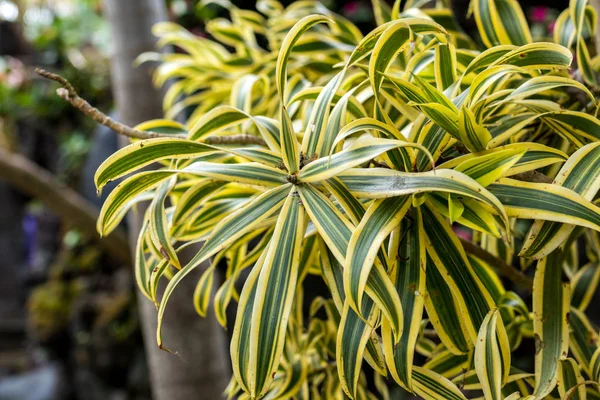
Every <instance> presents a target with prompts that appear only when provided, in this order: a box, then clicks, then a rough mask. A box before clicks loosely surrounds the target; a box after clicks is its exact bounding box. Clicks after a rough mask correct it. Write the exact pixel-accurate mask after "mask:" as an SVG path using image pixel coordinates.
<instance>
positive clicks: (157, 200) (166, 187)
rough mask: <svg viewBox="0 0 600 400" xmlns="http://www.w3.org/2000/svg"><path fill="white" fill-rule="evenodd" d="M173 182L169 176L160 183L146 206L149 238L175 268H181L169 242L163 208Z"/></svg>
mask: <svg viewBox="0 0 600 400" xmlns="http://www.w3.org/2000/svg"><path fill="white" fill-rule="evenodd" d="M174 184H175V179H173V178H171V179H170V180H168V181H165V182H163V183H161V185H160V186H159V187H158V189H157V190H156V195H155V197H154V199H153V200H152V202H151V203H150V206H149V207H148V214H149V216H150V223H149V232H150V238H151V239H152V241H153V242H154V245H155V246H156V248H157V249H158V250H159V252H160V254H161V255H162V256H163V257H164V258H165V259H167V260H169V262H170V263H171V265H173V266H174V267H175V268H177V269H181V265H180V263H179V258H178V257H177V253H176V252H175V248H174V247H173V245H172V244H171V238H170V236H169V231H170V227H169V222H168V221H167V212H166V209H165V200H166V198H167V195H168V194H169V192H170V190H171V189H172V187H173V185H174Z"/></svg>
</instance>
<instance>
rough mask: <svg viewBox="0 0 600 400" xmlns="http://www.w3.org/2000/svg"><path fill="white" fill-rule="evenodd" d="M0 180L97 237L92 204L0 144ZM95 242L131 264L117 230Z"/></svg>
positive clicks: (127, 249)
mask: <svg viewBox="0 0 600 400" xmlns="http://www.w3.org/2000/svg"><path fill="white" fill-rule="evenodd" d="M0 179H3V180H6V181H7V182H8V183H10V184H11V185H13V186H14V187H15V188H17V189H18V190H20V191H21V192H23V193H26V194H28V195H30V196H34V197H36V198H38V199H40V200H41V201H42V202H43V203H44V204H45V205H46V206H48V207H49V208H50V209H52V210H53V211H54V212H55V213H56V214H58V215H59V216H60V217H61V218H63V220H64V221H66V222H68V223H70V224H72V225H73V226H74V227H76V228H78V229H80V230H81V231H82V232H84V233H86V234H88V235H90V236H91V237H93V238H97V239H100V237H99V236H98V233H97V232H96V219H97V218H98V210H97V209H96V207H94V206H93V205H92V204H90V203H89V202H88V201H87V200H85V199H84V198H83V197H81V195H79V193H77V192H75V191H74V190H73V189H71V188H69V187H68V186H65V185H63V184H62V183H60V182H58V181H57V180H56V178H54V176H52V174H51V173H50V172H48V171H47V170H45V169H43V168H41V167H39V166H38V165H36V164H35V163H33V162H31V161H30V160H29V159H27V158H26V157H23V156H22V155H19V154H15V153H11V152H9V151H8V150H6V149H5V148H2V147H0ZM97 243H98V245H99V246H100V247H102V248H103V249H104V250H106V251H107V253H108V254H109V255H110V256H112V257H114V258H115V259H116V260H119V261H120V262H123V263H125V264H128V265H129V264H130V263H131V257H130V253H129V245H128V242H127V238H126V237H125V235H123V234H122V233H121V232H119V231H115V232H113V233H111V234H110V235H108V236H106V237H104V238H103V240H98V241H97Z"/></svg>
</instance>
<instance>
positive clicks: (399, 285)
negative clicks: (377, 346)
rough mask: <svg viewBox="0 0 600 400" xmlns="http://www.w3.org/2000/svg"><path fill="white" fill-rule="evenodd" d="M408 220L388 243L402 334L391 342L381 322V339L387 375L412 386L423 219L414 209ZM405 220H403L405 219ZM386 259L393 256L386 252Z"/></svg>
mask: <svg viewBox="0 0 600 400" xmlns="http://www.w3.org/2000/svg"><path fill="white" fill-rule="evenodd" d="M407 216H409V217H410V218H411V221H412V222H402V223H401V225H400V227H399V229H397V230H396V231H395V234H394V233H392V235H394V239H391V240H390V245H391V246H393V245H394V244H395V245H397V246H398V247H397V249H396V251H395V253H396V254H397V255H396V257H395V258H396V259H397V261H396V262H395V265H394V266H393V269H392V273H391V278H392V281H393V282H394V285H395V286H396V290H397V291H398V294H399V296H400V302H401V304H402V308H403V315H404V320H403V329H402V332H403V334H402V336H401V337H400V341H399V342H398V343H394V340H393V337H392V331H391V328H390V325H389V323H387V321H384V322H383V323H382V328H381V332H382V335H381V336H382V339H383V346H384V355H385V360H386V363H387V365H388V369H389V371H390V374H391V376H392V377H393V378H394V380H395V381H396V382H398V384H400V385H402V386H403V387H404V388H406V389H408V390H411V389H412V368H413V359H414V353H415V346H416V342H417V338H418V335H419V325H420V322H421V318H422V315H423V297H424V296H425V290H426V288H425V270H426V262H427V259H426V253H425V238H424V231H423V222H422V220H421V213H420V211H419V209H418V208H412V209H411V210H410V211H409V213H408V215H407ZM405 221H406V220H405ZM389 255H390V258H391V259H394V256H393V253H392V252H391V251H390V254H389Z"/></svg>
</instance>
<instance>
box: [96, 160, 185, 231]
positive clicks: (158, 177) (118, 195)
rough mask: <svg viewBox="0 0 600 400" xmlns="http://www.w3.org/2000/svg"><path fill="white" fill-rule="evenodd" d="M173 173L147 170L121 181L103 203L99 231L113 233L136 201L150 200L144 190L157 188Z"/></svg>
mask: <svg viewBox="0 0 600 400" xmlns="http://www.w3.org/2000/svg"><path fill="white" fill-rule="evenodd" d="M173 175H174V172H170V171H147V172H142V173H139V174H136V175H135V176H132V177H131V178H128V179H126V180H124V181H123V182H121V183H119V184H118V185H117V186H116V187H115V188H114V189H113V190H112V191H111V192H110V194H109V195H108V197H107V198H106V200H105V201H104V204H103V205H102V209H101V210H100V215H99V216H98V221H97V223H96V228H97V230H98V233H100V235H101V236H104V235H108V234H109V233H111V232H112V231H113V230H114V229H115V228H116V227H117V226H118V225H119V223H120V222H121V220H122V219H123V217H125V214H126V213H127V211H128V210H129V209H130V208H131V207H132V206H133V205H134V204H135V203H136V202H138V201H141V200H149V197H148V195H146V196H143V195H142V194H143V193H144V192H148V191H149V190H151V189H153V188H155V187H156V186H158V185H159V184H160V183H161V182H163V181H164V180H165V179H168V178H169V177H171V176H173ZM150 198H151V197H150Z"/></svg>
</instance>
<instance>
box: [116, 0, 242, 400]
mask: <svg viewBox="0 0 600 400" xmlns="http://www.w3.org/2000/svg"><path fill="white" fill-rule="evenodd" d="M105 7H106V13H107V17H108V20H109V22H110V27H111V33H112V44H113V55H112V86H113V93H114V95H115V100H116V104H117V109H118V114H119V119H120V120H121V121H122V122H123V123H125V124H127V125H130V126H132V125H135V124H137V123H139V122H142V121H144V120H148V119H153V118H160V117H161V116H162V110H161V96H160V94H159V93H158V92H157V91H156V90H155V89H154V88H153V86H152V83H151V76H150V72H149V70H148V68H147V67H140V68H134V67H133V61H134V59H135V58H136V57H137V56H138V55H139V54H140V53H142V52H145V51H149V50H154V49H155V43H156V40H155V38H154V37H153V36H152V34H151V28H152V25H153V24H154V23H156V22H158V21H163V20H165V19H166V11H165V1H164V0H105ZM139 211H142V210H139ZM140 215H143V213H142V212H139V213H138V214H137V215H133V214H130V215H129V219H128V223H129V235H130V241H131V243H132V245H133V244H134V243H135V241H136V239H137V232H139V228H140V224H141V221H140V218H139V216H140ZM197 272H198V273H199V272H200V271H197ZM195 277H196V278H197V277H198V275H197V274H196V275H194V276H188V277H187V278H186V279H185V280H184V281H183V282H182V283H181V285H180V286H179V287H178V288H177V290H176V291H175V293H174V295H173V297H172V298H171V300H170V303H169V304H170V306H169V308H168V309H167V311H166V313H165V314H166V315H165V319H164V322H163V339H164V343H165V345H166V346H167V347H168V348H169V349H171V350H174V351H177V352H178V353H179V354H180V356H177V355H173V354H170V353H167V352H165V351H161V350H159V349H158V347H157V345H156V309H155V307H154V305H153V304H152V303H151V302H149V301H148V300H147V299H145V298H144V297H143V296H138V299H139V311H140V322H141V325H142V331H143V336H144V342H145V347H146V354H147V358H148V366H149V370H150V371H149V372H150V380H151V384H152V393H153V397H154V399H155V400H189V399H218V398H221V396H222V392H223V390H224V389H225V387H226V385H227V383H228V381H229V377H230V371H229V362H228V360H229V357H228V354H227V343H226V339H225V334H224V332H223V330H222V329H221V328H220V326H219V325H218V324H217V323H216V320H215V318H214V316H212V315H208V316H207V318H206V319H202V318H200V317H199V316H198V315H197V314H196V313H195V311H194V308H193V304H192V294H193V291H194V287H195V284H196V280H195V279H194V278H195Z"/></svg>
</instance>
